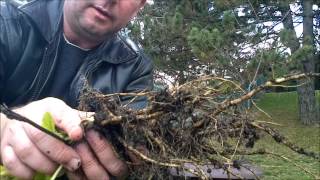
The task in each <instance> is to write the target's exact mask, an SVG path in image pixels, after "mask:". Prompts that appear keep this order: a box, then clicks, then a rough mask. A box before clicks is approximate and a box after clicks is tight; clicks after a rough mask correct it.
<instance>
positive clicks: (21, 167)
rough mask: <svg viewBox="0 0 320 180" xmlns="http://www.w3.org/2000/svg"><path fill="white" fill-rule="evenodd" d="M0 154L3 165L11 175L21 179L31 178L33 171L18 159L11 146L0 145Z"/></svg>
mask: <svg viewBox="0 0 320 180" xmlns="http://www.w3.org/2000/svg"><path fill="white" fill-rule="evenodd" d="M1 156H2V162H3V165H4V167H6V169H7V171H9V173H10V174H11V175H13V176H15V177H18V178H21V179H32V177H33V175H34V171H33V170H32V169H31V168H29V167H28V166H26V165H25V164H24V163H23V162H21V161H20V159H19V158H18V157H17V155H16V154H15V152H14V150H13V148H12V147H11V146H4V147H2V152H1Z"/></svg>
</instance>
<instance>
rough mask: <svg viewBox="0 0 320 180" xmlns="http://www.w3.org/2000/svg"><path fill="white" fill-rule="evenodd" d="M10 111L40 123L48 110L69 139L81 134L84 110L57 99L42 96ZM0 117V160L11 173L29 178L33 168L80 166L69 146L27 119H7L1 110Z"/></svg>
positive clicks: (71, 168)
mask: <svg viewBox="0 0 320 180" xmlns="http://www.w3.org/2000/svg"><path fill="white" fill-rule="evenodd" d="M14 111H15V112H17V113H19V114H20V115H22V116H25V117H27V118H28V119H30V120H32V121H34V122H36V123H37V124H41V121H42V117H43V115H44V114H45V112H49V113H50V114H51V115H52V116H53V118H54V120H55V124H56V126H57V127H58V128H59V129H61V130H63V131H64V132H66V133H67V134H68V136H69V138H70V139H71V140H73V141H76V140H80V139H81V138H82V136H83V130H82V128H81V127H80V122H81V117H80V116H84V115H85V114H84V113H83V112H79V111H77V110H74V109H72V108H70V107H69V106H67V105H66V104H65V103H64V102H63V101H61V100H58V99H55V98H45V99H43V100H39V101H35V102H32V103H30V104H28V105H26V106H23V107H20V108H17V109H15V110H14ZM0 118H1V119H0V120H1V121H2V122H1V129H0V130H1V131H0V133H1V134H0V139H1V142H0V143H1V155H0V163H1V164H3V165H4V166H5V168H6V169H7V170H8V171H9V173H10V174H12V175H13V176H16V177H18V178H22V179H32V178H33V176H34V174H35V172H41V173H45V174H52V173H53V172H54V171H55V170H56V168H57V166H58V164H62V165H64V167H65V168H67V169H68V170H69V171H75V170H76V169H78V168H79V167H80V164H81V162H80V157H79V155H78V153H77V152H76V151H75V150H74V149H72V148H71V147H70V146H68V145H66V144H64V143H63V142H61V141H59V140H57V139H55V138H53V137H51V136H50V135H48V134H46V133H44V132H42V131H40V130H38V129H37V128H35V127H33V126H31V125H30V124H28V123H24V122H20V121H16V120H8V119H7V118H6V117H5V116H4V115H3V114H1V117H0ZM1 161H2V162H1Z"/></svg>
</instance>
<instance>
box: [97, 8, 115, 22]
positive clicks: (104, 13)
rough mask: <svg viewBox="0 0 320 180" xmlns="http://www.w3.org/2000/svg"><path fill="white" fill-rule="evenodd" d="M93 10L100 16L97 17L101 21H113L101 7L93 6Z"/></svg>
mask: <svg viewBox="0 0 320 180" xmlns="http://www.w3.org/2000/svg"><path fill="white" fill-rule="evenodd" d="M93 8H94V9H95V10H97V11H98V13H99V15H101V16H99V17H100V18H101V19H111V20H112V19H113V16H112V15H111V14H110V13H109V12H108V11H107V10H106V9H105V8H103V7H102V6H93Z"/></svg>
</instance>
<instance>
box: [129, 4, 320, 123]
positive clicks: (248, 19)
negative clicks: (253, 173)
mask: <svg viewBox="0 0 320 180" xmlns="http://www.w3.org/2000/svg"><path fill="white" fill-rule="evenodd" d="M316 4H319V0H304V1H302V0H296V1H294V0H283V1H276V0H271V1H270V0H269V1H266V0H249V1H248V0H246V1H244V0H240V1H236V0H228V1H224V0H214V1H212V0H197V1H193V0H173V1H164V0H158V1H154V2H153V3H152V4H149V5H148V6H147V7H146V8H145V9H144V11H143V12H142V15H143V16H140V18H137V19H136V20H135V21H134V22H133V23H132V24H131V25H130V26H129V27H128V29H129V31H128V32H129V34H130V36H132V37H133V38H135V39H136V40H138V41H139V42H140V43H141V46H143V47H144V49H145V50H146V51H147V53H148V54H150V55H151V56H152V58H153V59H154V60H155V63H156V66H157V70H158V72H163V73H165V74H166V75H169V76H171V77H173V78H174V79H175V80H176V81H177V82H179V83H183V82H185V81H186V80H190V79H193V78H196V77H198V76H199V75H203V74H216V75H217V76H224V77H228V78H232V79H234V80H237V81H239V82H240V83H241V84H242V85H243V86H244V87H245V88H247V89H248V88H252V87H254V86H256V85H259V84H260V83H262V82H263V81H264V80H265V79H270V78H274V77H276V76H282V75H285V74H289V73H295V72H315V71H316V68H315V67H317V71H319V58H316V57H317V56H319V49H320V46H319V33H320V32H319V27H320V26H319V25H320V22H319V17H320V13H319V8H317V6H316ZM313 5H314V7H315V8H314V9H312V6H313ZM299 24H303V35H302V36H301V37H297V34H298V33H297V32H296V30H297V29H296V28H295V27H297V26H298V25H299ZM316 65H317V66H316ZM319 81H320V80H319V79H317V82H319ZM301 83H303V86H299V87H298V94H299V107H300V108H299V112H300V113H299V114H300V119H301V120H302V122H303V123H305V124H310V123H313V122H316V121H319V119H320V118H319V115H318V114H319V112H317V111H320V110H319V109H320V108H319V107H318V106H317V104H316V99H315V82H314V80H312V79H311V80H309V81H308V82H299V84H301Z"/></svg>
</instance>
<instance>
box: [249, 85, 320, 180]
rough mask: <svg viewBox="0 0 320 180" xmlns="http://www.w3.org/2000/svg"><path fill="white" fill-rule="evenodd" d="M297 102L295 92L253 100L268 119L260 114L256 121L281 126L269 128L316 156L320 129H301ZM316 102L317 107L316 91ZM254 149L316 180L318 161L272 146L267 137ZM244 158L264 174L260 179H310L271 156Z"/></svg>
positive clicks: (318, 95)
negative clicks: (262, 149)
mask: <svg viewBox="0 0 320 180" xmlns="http://www.w3.org/2000/svg"><path fill="white" fill-rule="evenodd" d="M297 101H298V99H297V94H296V92H289V93H266V94H264V95H263V96H262V97H261V98H260V99H259V100H257V104H258V106H259V107H260V108H262V109H263V110H264V111H265V112H267V113H268V114H269V115H271V117H272V119H270V118H268V117H267V116H266V115H264V114H263V113H258V114H257V120H262V121H271V122H274V123H278V124H281V126H276V125H273V127H274V128H277V129H278V130H279V131H280V132H281V133H282V134H283V135H285V136H286V137H287V138H289V139H290V140H291V141H292V142H294V143H295V144H297V145H299V146H301V147H303V148H305V149H307V150H310V151H313V152H317V153H320V127H319V125H313V126H305V125H303V124H302V123H301V122H300V121H299V119H298V107H297V104H298V103H297ZM317 101H318V102H319V104H320V92H319V91H318V92H317ZM255 148H264V149H267V150H269V151H271V152H274V153H277V154H281V155H283V156H285V157H287V158H289V159H290V160H291V161H293V162H294V163H296V164H298V165H300V166H302V167H303V168H305V169H308V170H309V171H310V172H312V173H313V174H315V175H316V176H318V177H320V162H319V160H318V161H317V160H314V159H312V158H309V157H306V156H303V155H299V154H297V153H294V152H293V151H291V150H290V149H289V148H287V147H284V146H282V145H279V144H277V143H275V142H274V140H273V139H272V138H270V136H268V135H264V136H263V137H262V139H261V140H260V141H259V142H258V143H257V144H256V147H255ZM248 158H249V159H250V160H251V161H252V163H253V164H256V165H258V166H260V167H261V169H262V170H263V172H264V173H263V174H264V175H263V177H262V179H266V180H269V179H272V180H273V179H288V180H289V179H290V180H291V179H293V180H294V179H297V180H300V179H314V177H313V176H310V175H309V174H307V173H306V172H304V171H303V170H301V169H300V168H298V167H296V166H295V165H293V164H292V163H289V162H287V161H285V160H283V159H281V158H278V157H275V156H272V155H268V156H265V155H264V156H262V155H256V156H250V157H248Z"/></svg>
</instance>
